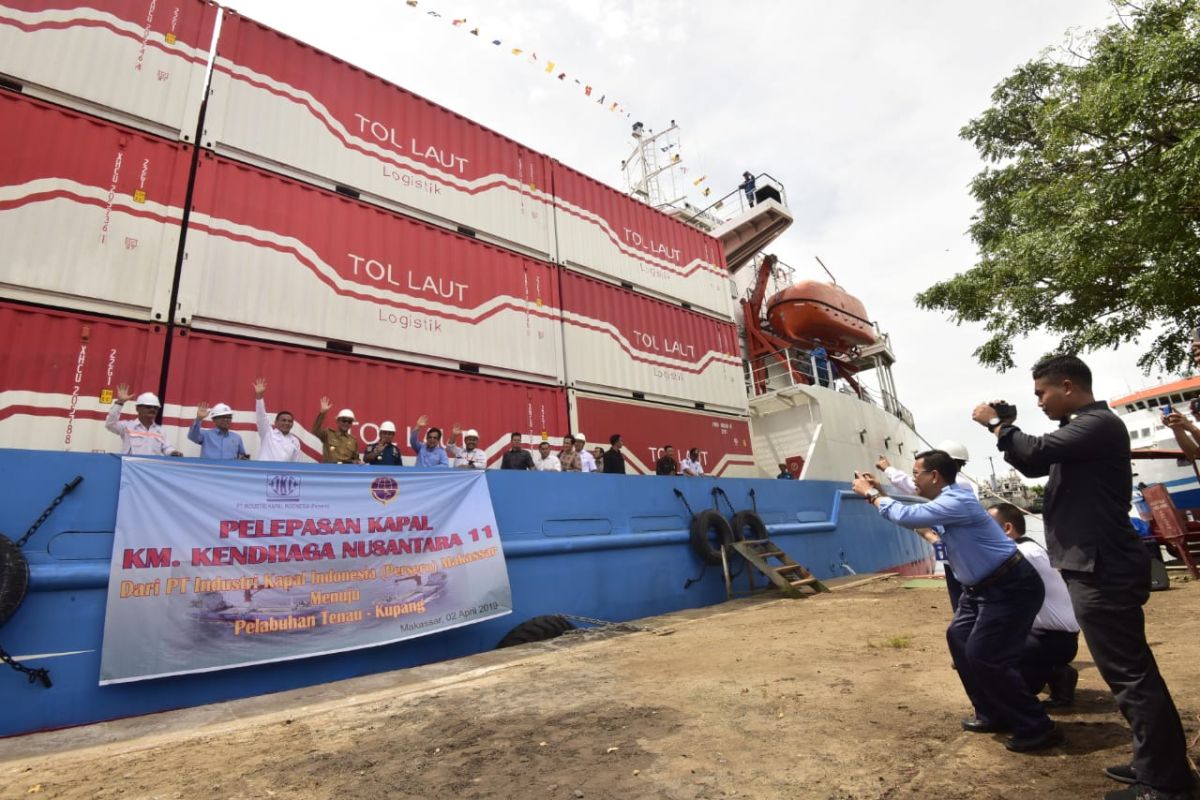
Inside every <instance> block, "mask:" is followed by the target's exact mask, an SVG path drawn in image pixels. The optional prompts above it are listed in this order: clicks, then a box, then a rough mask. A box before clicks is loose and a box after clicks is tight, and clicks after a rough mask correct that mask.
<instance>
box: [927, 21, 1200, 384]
mask: <svg viewBox="0 0 1200 800" xmlns="http://www.w3.org/2000/svg"><path fill="white" fill-rule="evenodd" d="M1115 7H1116V9H1117V12H1118V19H1119V23H1118V24H1114V25H1112V26H1110V27H1108V28H1105V29H1102V30H1099V31H1095V32H1093V33H1092V34H1091V35H1090V37H1089V38H1088V40H1087V41H1086V42H1084V43H1083V46H1082V47H1079V48H1078V49H1075V48H1072V49H1068V50H1064V51H1058V52H1050V53H1047V54H1044V55H1043V56H1042V57H1040V58H1038V59H1036V60H1034V61H1030V62H1029V63H1027V64H1025V65H1023V66H1021V67H1018V68H1017V69H1016V71H1014V72H1013V73H1012V75H1010V76H1009V77H1008V78H1006V79H1005V80H1004V81H1002V82H1001V83H1000V84H999V86H997V87H996V89H995V91H994V92H993V94H992V104H993V105H992V107H991V108H989V109H987V110H986V111H984V112H983V114H981V115H980V116H979V117H978V118H976V119H974V120H972V121H971V122H970V123H969V124H968V125H967V126H966V127H964V128H963V129H962V131H961V133H960V135H961V136H962V137H963V138H964V139H967V140H969V141H970V142H972V143H973V144H974V145H975V147H976V149H977V150H978V151H979V153H980V155H981V157H982V158H983V159H985V160H986V161H987V162H989V163H988V166H986V167H985V168H984V169H983V171H982V172H980V173H979V174H978V175H977V176H976V177H975V179H974V180H973V181H972V183H971V191H972V194H973V195H974V196H975V199H976V200H977V201H978V204H979V210H978V212H977V213H976V215H975V217H974V218H973V219H972V224H971V227H970V233H971V237H972V238H973V239H974V240H975V243H976V244H977V245H978V250H979V261H978V263H977V264H976V265H975V266H974V267H972V268H971V269H970V270H968V271H966V272H964V273H961V274H959V275H956V276H955V277H953V278H951V279H950V280H947V281H944V282H941V283H937V284H935V285H933V286H931V287H930V288H928V289H927V290H925V291H924V292H922V293H921V294H919V295H918V296H917V303H918V305H920V306H921V307H922V308H926V309H940V310H944V311H949V312H950V314H951V319H953V320H954V321H955V322H956V323H962V322H964V321H970V322H983V323H984V326H985V328H986V329H987V330H988V332H989V333H990V338H989V339H988V340H987V341H986V342H984V343H983V344H982V345H981V346H980V347H979V348H978V349H977V350H976V351H975V356H976V358H977V359H978V360H979V361H980V362H981V363H983V364H985V365H989V366H994V367H997V368H999V369H1001V370H1003V369H1007V368H1009V367H1012V366H1013V358H1012V345H1013V341H1014V339H1015V338H1017V337H1023V336H1025V335H1028V334H1029V333H1031V332H1033V331H1035V330H1042V331H1047V332H1050V333H1054V334H1057V335H1059V337H1060V343H1059V346H1058V348H1057V349H1058V351H1059V352H1068V353H1075V352H1084V351H1088V350H1096V349H1102V348H1111V347H1115V346H1117V345H1119V344H1123V343H1126V342H1130V341H1133V340H1135V339H1137V338H1138V337H1139V336H1145V335H1146V334H1147V332H1148V331H1151V330H1159V331H1161V333H1160V334H1159V335H1157V336H1156V337H1154V339H1153V341H1152V342H1149V343H1145V342H1143V346H1144V347H1147V348H1148V349H1145V351H1144V352H1143V354H1142V356H1141V358H1140V359H1139V361H1138V363H1139V365H1140V366H1141V367H1142V368H1143V369H1145V370H1147V371H1148V370H1150V369H1151V368H1152V367H1154V366H1159V367H1163V368H1166V369H1167V370H1171V371H1174V370H1176V369H1177V368H1179V367H1180V365H1182V364H1183V363H1184V362H1185V360H1186V358H1187V347H1188V339H1189V338H1190V335H1191V328H1192V326H1193V325H1196V324H1197V323H1200V0H1159V1H1157V2H1149V3H1147V4H1145V5H1140V6H1135V5H1134V4H1132V3H1126V2H1121V3H1117V4H1116V6H1115Z"/></svg>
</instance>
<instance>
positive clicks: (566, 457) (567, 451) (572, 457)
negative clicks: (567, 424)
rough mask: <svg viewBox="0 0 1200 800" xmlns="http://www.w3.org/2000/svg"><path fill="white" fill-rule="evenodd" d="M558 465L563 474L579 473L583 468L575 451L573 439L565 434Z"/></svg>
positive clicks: (577, 452)
mask: <svg viewBox="0 0 1200 800" xmlns="http://www.w3.org/2000/svg"><path fill="white" fill-rule="evenodd" d="M558 463H560V464H562V471H563V472H579V471H580V470H581V469H582V468H583V464H582V460H581V459H580V458H579V451H578V450H576V449H575V437H574V436H572V435H571V434H569V433H568V434H567V435H566V436H564V437H563V446H562V451H561V452H560V453H559V454H558Z"/></svg>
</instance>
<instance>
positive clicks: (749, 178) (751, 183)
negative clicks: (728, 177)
mask: <svg viewBox="0 0 1200 800" xmlns="http://www.w3.org/2000/svg"><path fill="white" fill-rule="evenodd" d="M755 183H756V181H755V180H754V173H752V172H750V171H749V170H747V171H746V172H743V173H742V184H741V186H739V187H738V188H739V189H741V190H742V191H743V192H745V193H746V202H747V203H749V205H750V207H751V208H754V189H755Z"/></svg>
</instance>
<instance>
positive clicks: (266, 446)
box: [254, 378, 300, 461]
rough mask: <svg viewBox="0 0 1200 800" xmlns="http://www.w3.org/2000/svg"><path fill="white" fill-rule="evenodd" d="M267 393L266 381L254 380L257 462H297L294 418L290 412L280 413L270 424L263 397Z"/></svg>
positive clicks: (298, 455)
mask: <svg viewBox="0 0 1200 800" xmlns="http://www.w3.org/2000/svg"><path fill="white" fill-rule="evenodd" d="M266 393H267V379H266V378H256V379H255V381H254V421H255V423H256V424H257V426H258V460H259V461H299V460H300V440H299V439H297V438H296V434H294V433H292V426H293V425H295V424H296V417H295V416H294V415H293V414H292V412H290V411H280V412H279V413H278V414H276V415H275V424H274V425H272V424H271V420H270V418H269V417H268V416H267V403H266V401H265V400H263V395H265V394H266Z"/></svg>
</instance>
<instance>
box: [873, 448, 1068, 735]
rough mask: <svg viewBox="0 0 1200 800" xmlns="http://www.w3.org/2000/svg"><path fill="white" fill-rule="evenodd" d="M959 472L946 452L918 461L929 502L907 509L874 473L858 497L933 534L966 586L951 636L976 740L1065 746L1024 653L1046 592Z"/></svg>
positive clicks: (966, 725)
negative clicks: (1001, 736)
mask: <svg viewBox="0 0 1200 800" xmlns="http://www.w3.org/2000/svg"><path fill="white" fill-rule="evenodd" d="M957 477H958V465H957V464H955V463H954V459H952V458H951V457H950V456H949V455H948V454H947V453H945V452H943V451H941V450H928V451H926V452H924V453H919V454H918V455H917V458H916V461H915V462H914V463H913V482H914V484H915V485H916V489H917V494H919V495H920V496H921V497H924V498H925V499H926V500H928V501H929V502H927V503H921V504H919V505H906V504H904V503H900V502H897V501H895V500H893V499H891V498H890V497H887V496H885V495H884V494H883V491H882V489H881V488H880V486H879V481H878V480H877V479H876V478H875V477H874V476H873V475H872V474H870V473H868V472H864V473H862V474H859V473H855V480H854V483H853V489H854V491H855V492H857V493H858V494H860V495H862V496H863V497H865V498H867V501H868V502H870V503H871V504H872V505H873V506H875V507H876V508H877V509H878V510H879V514H880V516H882V517H883V518H885V519H888V520H891V521H892V522H895V523H896V524H897V525H902V526H904V527H905V528H914V529H915V528H933V529H934V530H936V531H937V532H938V534H940V536H941V538H942V541H943V542H945V545H946V560H947V561H949V562H950V566H951V568H952V569H953V570H954V574H955V575H956V576H957V577H958V579H959V580H960V581H962V584H963V593H962V597H961V598H960V599H959V602H958V608H957V610H956V611H955V612H954V619H953V620H951V622H950V627H949V629H947V631H946V639H947V641H948V642H949V644H950V655H951V657H952V658H953V659H954V666H955V668H956V669H957V670H958V677H959V679H960V680H962V684H963V689H965V690H966V692H967V697H969V698H970V700H971V703H972V705H974V707H975V718H974V719H968V720H963V723H962V727H963V730H966V731H970V732H972V733H995V732H1000V731H1005V732H1010V733H1012V736H1011V737H1010V738H1008V739H1007V740H1006V741H1005V743H1004V746H1005V747H1007V748H1008V749H1009V750H1012V751H1015V752H1018V753H1024V752H1029V751H1032V750H1041V749H1043V748H1046V747H1053V746H1054V745H1057V744H1061V743H1062V742H1063V735H1062V731H1060V730H1059V729H1058V727H1057V726H1056V725H1055V724H1054V722H1053V721H1051V719H1050V717H1048V716H1047V715H1046V710H1045V709H1044V708H1042V704H1041V703H1039V702H1038V700H1037V697H1035V696H1034V695H1033V694H1032V693H1031V692H1030V691H1029V689H1028V687H1026V685H1025V681H1024V680H1022V677H1021V671H1020V664H1021V650H1022V648H1023V646H1024V644H1025V639H1026V637H1027V636H1028V635H1029V630H1030V628H1031V627H1032V626H1033V620H1034V617H1036V616H1037V613H1038V609H1040V608H1041V607H1042V600H1043V599H1044V597H1045V587H1044V586H1043V585H1042V579H1041V578H1040V577H1038V574H1037V570H1035V569H1034V568H1033V567H1032V566H1031V565H1030V564H1029V563H1028V562H1027V561H1025V560H1024V558H1023V557H1022V556H1021V553H1020V551H1019V550H1018V549H1017V545H1016V543H1015V542H1014V541H1012V540H1011V539H1009V538H1008V537H1007V536H1005V535H1004V532H1003V531H1002V530H1000V527H999V526H998V525H997V524H996V522H995V521H994V520H993V519H992V518H991V517H990V516H989V515H988V512H987V511H986V510H985V509H984V508H983V506H982V505H980V503H979V500H978V499H977V498H976V497H975V494H974V493H973V492H971V491H969V490H967V489H963V488H962V487H960V486H957V485H955V482H954V481H955V478H957Z"/></svg>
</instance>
